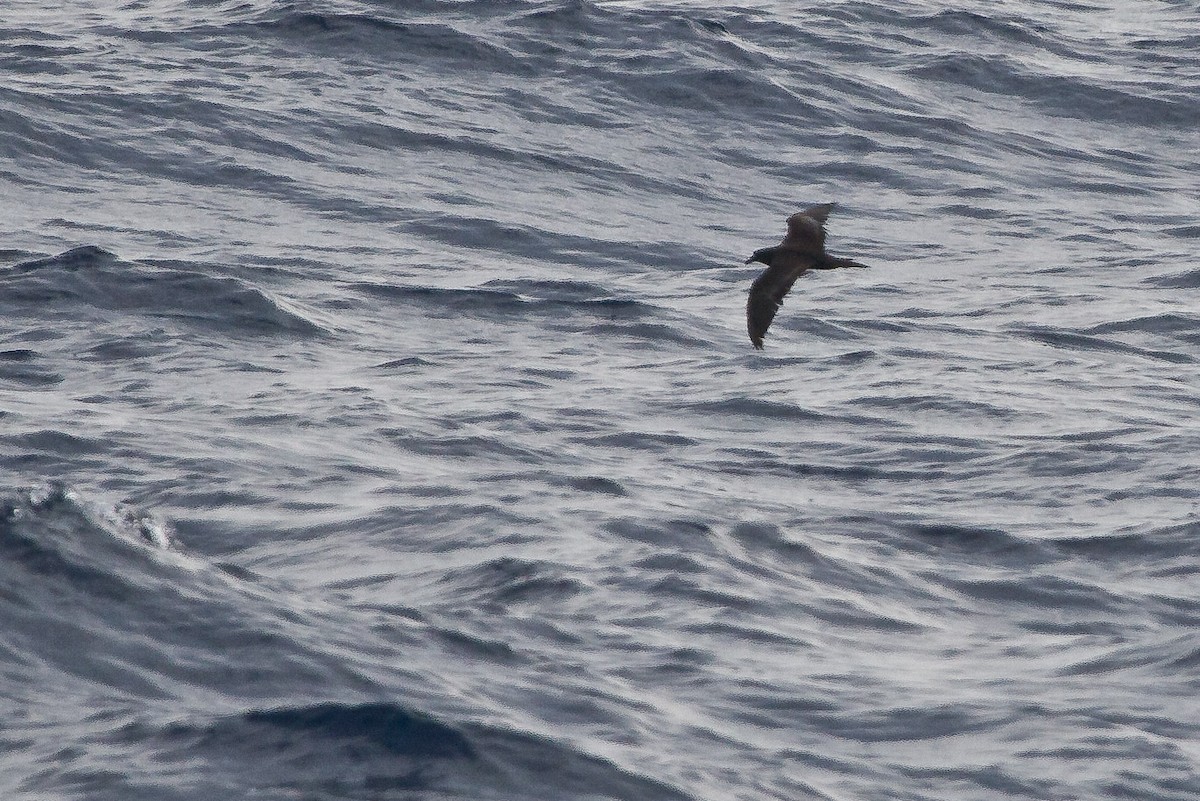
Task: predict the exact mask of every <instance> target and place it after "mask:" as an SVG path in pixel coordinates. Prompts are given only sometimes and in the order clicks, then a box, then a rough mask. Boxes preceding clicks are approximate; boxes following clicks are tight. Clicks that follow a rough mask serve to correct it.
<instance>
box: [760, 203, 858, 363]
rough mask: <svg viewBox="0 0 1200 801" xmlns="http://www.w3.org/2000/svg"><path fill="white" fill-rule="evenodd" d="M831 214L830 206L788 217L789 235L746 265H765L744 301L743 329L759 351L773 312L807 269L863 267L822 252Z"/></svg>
mask: <svg viewBox="0 0 1200 801" xmlns="http://www.w3.org/2000/svg"><path fill="white" fill-rule="evenodd" d="M831 211H833V204H832V203H823V204H821V205H820V206H813V207H812V208H808V209H805V210H804V211H802V212H799V213H798V214H793V215H792V216H791V217H788V221H787V223H788V232H787V236H785V237H784V238H783V241H782V242H780V243H779V244H778V245H776V246H775V247H770V248H762V249H760V250H756V251H754V255H752V256H751V257H750V258H748V259H746V263H747V264H750V263H751V262H756V261H760V262H762V263H763V264H765V265H767V269H766V270H764V271H763V272H762V274H761V275H759V276H758V278H756V279H754V283H753V284H751V285H750V298H749V300H747V301H746V327H747V329H748V330H749V332H750V341H751V342H752V343H754V347H756V348H758V349H759V350H762V346H763V336H765V335H766V333H767V328H769V327H770V325H771V321H772V320H774V319H775V312H776V311H778V310H779V307H780V306H781V305H783V298H784V296H785V295H786V294H787V293H788V290H790V289H791V288H792V284H794V283H796V279H797V278H799V277H800V276H802V275H804V274H805V273H806V272H808V271H809V270H833V269H836V268H838V267H866V266H867V265H865V264H859V263H858V262H856V261H853V260H852V259H842V258H839V257H837V256H830V255H829V254H828V253H826V252H825V220H827V219H828V218H829V212H831Z"/></svg>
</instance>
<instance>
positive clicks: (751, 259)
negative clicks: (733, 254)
mask: <svg viewBox="0 0 1200 801" xmlns="http://www.w3.org/2000/svg"><path fill="white" fill-rule="evenodd" d="M753 261H754V257H753V256H751V257H750V258H748V259H746V264H750V263H751V262H753Z"/></svg>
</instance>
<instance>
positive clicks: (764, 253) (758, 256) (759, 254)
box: [746, 248, 775, 267]
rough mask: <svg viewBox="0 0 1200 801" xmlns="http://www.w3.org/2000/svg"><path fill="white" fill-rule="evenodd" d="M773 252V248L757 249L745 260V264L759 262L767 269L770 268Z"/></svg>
mask: <svg viewBox="0 0 1200 801" xmlns="http://www.w3.org/2000/svg"><path fill="white" fill-rule="evenodd" d="M774 252H775V248H759V249H758V250H756V251H754V253H753V254H752V255H751V256H750V258H748V259H746V264H753V263H754V262H756V261H761V262H762V263H763V264H765V265H767V266H768V267H770V266H771V255H772V254H773V253H774Z"/></svg>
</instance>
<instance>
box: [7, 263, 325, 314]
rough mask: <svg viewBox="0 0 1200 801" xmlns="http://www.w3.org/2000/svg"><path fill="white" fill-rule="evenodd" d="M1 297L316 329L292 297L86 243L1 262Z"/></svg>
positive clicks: (23, 308)
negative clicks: (122, 255)
mask: <svg viewBox="0 0 1200 801" xmlns="http://www.w3.org/2000/svg"><path fill="white" fill-rule="evenodd" d="M0 290H2V291H3V298H2V299H0V303H2V304H4V305H5V306H6V308H7V309H8V313H9V314H10V315H14V316H34V315H35V316H36V317H37V318H38V319H42V318H44V317H46V316H50V317H55V316H65V317H69V318H71V319H78V318H79V316H80V315H81V314H84V315H86V314H88V313H89V310H90V313H91V314H95V313H96V312H117V313H121V314H130V315H137V316H141V317H144V318H147V319H150V320H164V321H172V322H178V323H183V324H186V325H200V326H203V327H205V328H211V329H214V330H216V331H217V332H219V333H221V334H225V335H228V336H247V335H262V334H268V333H287V334H292V335H295V334H300V335H309V336H312V335H319V334H322V333H324V329H323V328H322V326H320V325H318V324H317V323H316V322H314V321H312V320H310V319H309V318H308V317H306V316H305V315H304V314H303V313H302V312H301V311H300V310H299V308H298V306H297V305H296V304H295V303H294V302H292V301H287V300H284V299H282V298H279V297H276V296H274V295H273V294H271V293H269V292H267V291H265V290H262V289H259V288H257V287H254V286H251V285H250V284H247V283H246V282H245V281H242V280H241V279H238V278H232V277H223V276H219V275H210V274H208V273H206V272H201V271H200V270H198V269H194V268H190V269H185V268H183V267H181V266H176V265H174V264H169V263H164V262H129V261H124V260H122V259H121V258H119V257H118V256H116V255H115V254H113V253H110V252H108V251H106V250H104V249H103V248H99V247H96V246H92V245H85V246H81V247H77V248H74V249H72V250H68V251H66V252H64V253H60V254H58V255H57V256H50V257H46V258H41V259H32V260H28V261H22V262H18V263H16V264H13V265H10V266H8V267H4V268H0Z"/></svg>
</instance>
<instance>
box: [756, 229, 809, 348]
mask: <svg viewBox="0 0 1200 801" xmlns="http://www.w3.org/2000/svg"><path fill="white" fill-rule="evenodd" d="M812 266H813V258H812V257H811V256H808V255H805V254H803V253H797V252H794V251H783V250H781V251H780V252H779V253H777V254H776V255H775V258H774V259H773V260H772V263H771V266H770V267H768V268H767V269H766V270H763V272H762V274H761V275H760V276H758V278H755V279H754V283H753V284H751V285H750V298H749V299H748V300H747V301H746V329H747V330H748V331H749V332H750V341H751V342H752V343H754V347H756V348H758V349H759V350H762V346H763V336H764V335H765V334H766V333H767V329H768V328H770V326H771V321H772V320H774V319H775V312H776V311H778V310H779V307H780V306H781V305H783V297H784V295H786V294H787V293H788V290H790V289H791V288H792V284H794V283H796V279H797V278H799V277H800V276H802V275H804V271H805V270H807V269H808V268H810V267H812Z"/></svg>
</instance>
